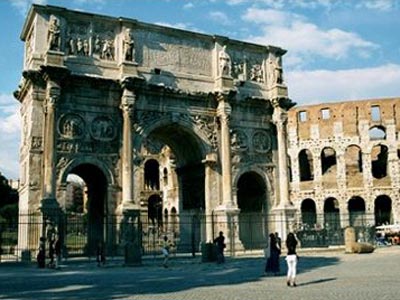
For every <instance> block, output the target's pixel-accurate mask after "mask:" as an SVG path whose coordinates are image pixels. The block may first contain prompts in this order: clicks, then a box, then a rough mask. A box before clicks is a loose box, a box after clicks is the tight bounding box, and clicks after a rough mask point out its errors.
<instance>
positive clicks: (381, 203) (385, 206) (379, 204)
mask: <svg viewBox="0 0 400 300" xmlns="http://www.w3.org/2000/svg"><path fill="white" fill-rule="evenodd" d="M374 214H375V225H376V226H379V225H384V224H392V223H393V216H392V199H391V198H390V197H389V196H387V195H380V196H378V197H376V198H375V201H374Z"/></svg>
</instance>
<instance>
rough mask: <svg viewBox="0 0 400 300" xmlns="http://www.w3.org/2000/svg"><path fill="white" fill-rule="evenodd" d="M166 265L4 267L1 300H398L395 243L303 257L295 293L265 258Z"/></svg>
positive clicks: (399, 258) (399, 256)
mask: <svg viewBox="0 0 400 300" xmlns="http://www.w3.org/2000/svg"><path fill="white" fill-rule="evenodd" d="M161 262H162V261H161V259H154V260H145V261H144V264H143V266H141V267H124V266H122V264H121V263H120V262H118V261H117V260H114V261H111V262H109V264H108V265H107V266H105V267H101V268H98V267H97V266H96V263H95V262H93V261H92V262H87V261H85V262H71V261H70V262H68V263H65V264H63V265H62V268H61V269H60V270H51V269H45V270H40V269H37V268H36V267H35V266H34V265H15V264H0V299H10V300H11V299H37V300H40V299H146V300H147V299H196V300H201V299H212V300H219V299H221V300H222V299H224V300H225V299H229V300H234V299H252V300H257V299H274V300H276V299H285V300H286V299H288V300H290V299H296V300H299V299H310V300H311V299H341V300H345V299H352V300H357V299H360V300H361V299H362V300H367V299H373V300H376V299H379V300H383V299H400V291H399V288H398V283H399V277H400V247H398V246H392V247H387V248H379V249H377V250H376V251H375V252H374V253H372V254H344V253H343V252H342V251H333V252H332V251H331V252H320V251H318V252H313V253H310V252H308V253H302V254H301V257H300V261H299V274H298V287H295V288H293V287H287V286H286V284H285V276H284V275H281V276H272V277H270V276H265V275H264V273H263V269H264V259H263V258H261V257H242V258H235V259H233V258H227V262H226V264H224V265H216V264H214V263H200V258H194V259H182V258H172V259H171V261H170V267H169V268H167V269H164V268H162V267H161ZM281 269H282V272H284V271H286V266H285V261H284V260H283V258H282V261H281Z"/></svg>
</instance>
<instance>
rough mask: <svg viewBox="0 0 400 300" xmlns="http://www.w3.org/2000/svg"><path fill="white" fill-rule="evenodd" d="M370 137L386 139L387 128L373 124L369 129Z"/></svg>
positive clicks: (372, 138)
mask: <svg viewBox="0 0 400 300" xmlns="http://www.w3.org/2000/svg"><path fill="white" fill-rule="evenodd" d="M369 139H370V140H371V141H373V140H384V139H386V128H385V127H383V126H373V127H371V128H370V129H369Z"/></svg>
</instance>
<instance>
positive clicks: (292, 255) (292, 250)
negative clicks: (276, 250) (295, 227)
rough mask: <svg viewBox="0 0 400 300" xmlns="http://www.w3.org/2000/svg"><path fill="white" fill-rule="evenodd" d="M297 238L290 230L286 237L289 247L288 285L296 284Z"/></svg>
mask: <svg viewBox="0 0 400 300" xmlns="http://www.w3.org/2000/svg"><path fill="white" fill-rule="evenodd" d="M296 247H297V239H296V237H295V235H294V233H292V232H289V234H288V235H287V238H286V248H287V251H288V252H287V256H286V263H287V267H288V271H287V280H286V284H287V286H293V287H295V286H296V269H297V253H296Z"/></svg>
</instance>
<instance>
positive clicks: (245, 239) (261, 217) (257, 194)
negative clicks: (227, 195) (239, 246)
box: [237, 172, 268, 249]
mask: <svg viewBox="0 0 400 300" xmlns="http://www.w3.org/2000/svg"><path fill="white" fill-rule="evenodd" d="M237 202H238V206H239V209H240V214H239V238H240V240H241V241H242V243H243V246H244V248H245V249H260V248H262V247H264V246H265V241H266V237H267V235H268V234H267V226H266V221H267V220H266V219H267V215H266V213H265V212H266V207H267V203H266V184H265V181H264V179H263V178H262V177H261V176H260V175H259V174H257V173H256V172H247V173H244V174H242V175H241V176H240V178H239V180H238V183H237Z"/></svg>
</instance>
